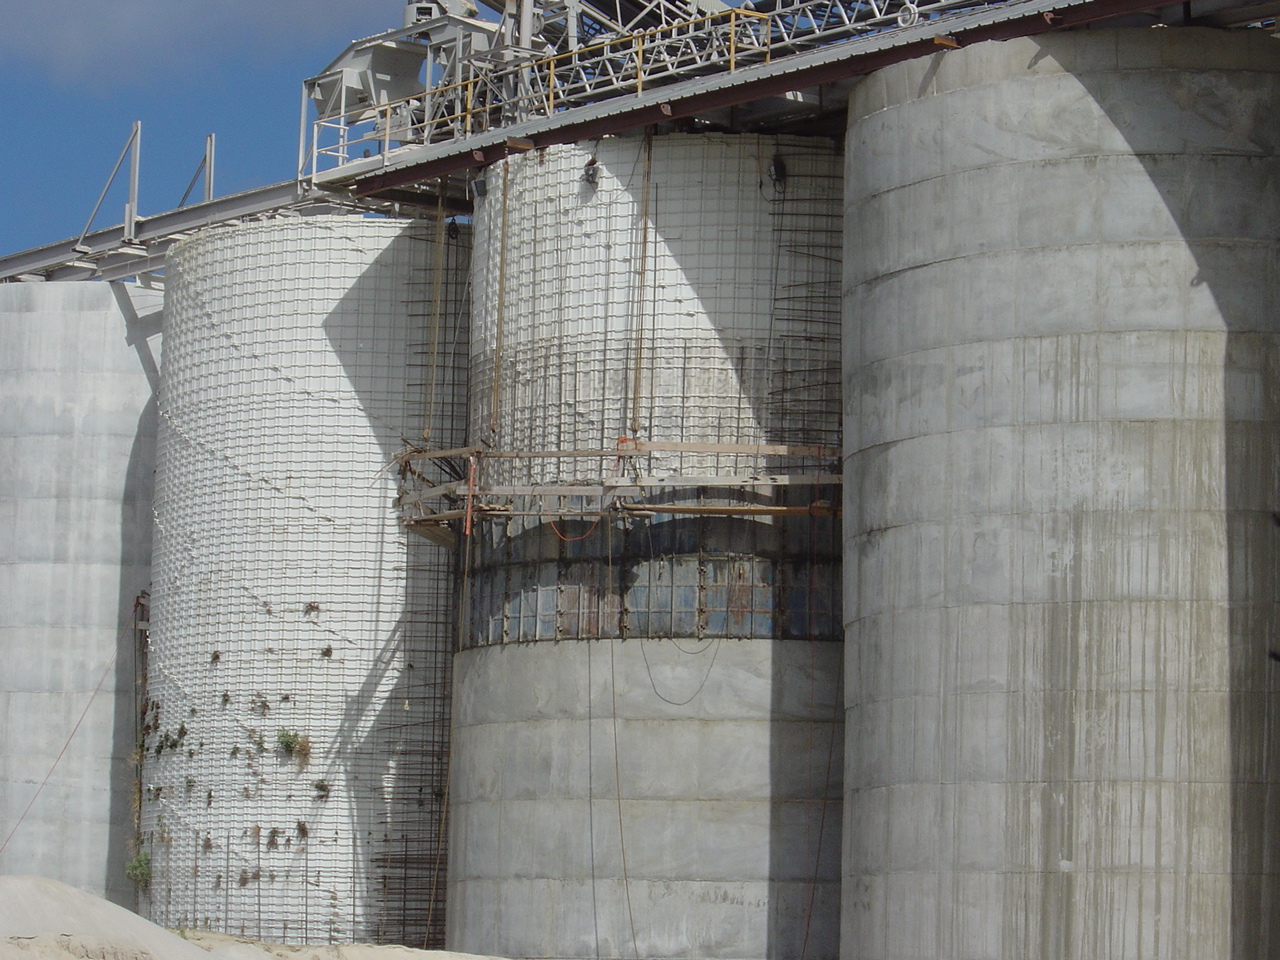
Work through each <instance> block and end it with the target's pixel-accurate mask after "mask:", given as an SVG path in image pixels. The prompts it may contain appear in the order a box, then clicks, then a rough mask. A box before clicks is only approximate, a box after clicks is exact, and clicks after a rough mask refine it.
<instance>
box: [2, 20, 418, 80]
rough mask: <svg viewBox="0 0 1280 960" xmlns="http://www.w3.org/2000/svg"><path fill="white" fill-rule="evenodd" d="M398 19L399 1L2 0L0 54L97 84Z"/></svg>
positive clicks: (329, 37) (334, 43) (153, 75)
mask: <svg viewBox="0 0 1280 960" xmlns="http://www.w3.org/2000/svg"><path fill="white" fill-rule="evenodd" d="M399 25H400V3H399V2H398V0H0V54H3V55H5V56H6V57H12V58H17V59H18V60H20V61H22V62H25V63H26V64H29V65H31V66H33V67H35V68H36V69H37V70H41V71H45V72H47V73H48V75H50V76H51V77H53V78H55V79H58V80H61V81H64V82H78V83H88V84H93V85H94V86H95V87H97V88H98V89H102V88H115V87H118V86H121V85H128V84H131V83H137V82H147V81H149V80H154V79H158V78H159V77H160V76H161V75H163V74H164V73H167V72H168V71H169V70H170V69H171V68H172V67H173V66H174V65H175V64H180V65H187V66H192V67H198V66H200V65H202V64H208V63H209V62H211V61H212V60H215V59H221V58H224V57H227V56H236V55H237V54H238V53H249V54H252V55H255V56H262V55H270V53H271V51H272V50H277V51H279V50H287V49H289V48H290V47H291V46H297V45H300V44H301V45H312V44H315V43H317V42H321V41H327V45H328V46H329V47H332V51H333V53H334V54H336V53H337V52H338V51H339V50H340V49H341V48H342V46H343V44H345V43H346V41H348V40H352V39H355V38H357V37H362V36H368V35H369V34H372V33H377V32H379V31H381V30H388V29H391V28H393V27H397V26H399ZM323 66H324V63H317V65H316V68H317V69H319V68H320V67H323Z"/></svg>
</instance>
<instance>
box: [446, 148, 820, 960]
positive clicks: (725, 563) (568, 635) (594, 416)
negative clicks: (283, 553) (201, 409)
mask: <svg viewBox="0 0 1280 960" xmlns="http://www.w3.org/2000/svg"><path fill="white" fill-rule="evenodd" d="M838 170H839V166H838V160H837V158H836V156H835V153H834V150H833V149H832V145H831V144H830V142H828V141H811V140H805V139H799V138H762V137H750V136H743V137H724V136H668V137H657V138H654V139H652V140H644V139H633V140H620V139H612V140H604V141H601V142H598V143H594V144H582V145H576V146H564V147H556V148H552V149H549V150H546V151H539V152H537V153H532V154H528V155H525V156H522V157H520V158H515V159H511V160H509V161H506V162H504V163H503V164H500V165H497V166H494V167H491V168H489V170H488V171H487V172H486V176H485V181H486V184H485V192H484V197H483V199H482V200H481V201H480V202H479V203H478V205H477V209H476V221H475V229H476V253H475V260H474V263H475V266H474V275H473V298H474V303H475V311H476V315H475V322H474V327H473V337H472V346H473V349H472V382H471V390H472V393H471V397H472V407H471V410H472V413H471V423H472V442H473V443H478V444H479V445H480V446H481V447H482V448H483V452H482V454H481V455H480V457H479V458H478V461H477V464H476V470H475V474H474V484H475V492H474V496H473V497H472V498H471V501H472V503H473V504H475V503H479V504H480V507H481V509H480V514H479V516H480V517H481V519H479V520H477V521H476V523H475V527H474V533H473V535H472V537H471V538H469V539H468V540H466V541H465V542H464V549H465V551H466V554H465V558H464V563H465V566H466V569H467V570H468V572H469V576H468V579H467V585H466V586H467V589H468V591H469V592H470V598H471V603H470V604H469V607H468V609H469V616H470V621H469V623H467V624H466V625H465V628H464V640H463V646H464V647H465V648H466V649H464V650H462V652H461V653H460V654H459V656H458V660H457V668H456V677H457V680H456V701H455V702H456V706H455V714H454V717H455V744H456V749H455V753H454V758H455V760H454V773H453V794H452V795H453V800H454V814H453V816H454V832H453V835H452V836H453V846H452V848H451V851H452V854H451V855H452V860H451V870H450V883H451V900H450V921H449V938H448V940H449V944H450V947H451V948H453V949H458V950H465V951H470V952H476V953H487V954H496V955H499V956H508V957H600V956H605V957H611V956H639V957H734V958H748V957H800V956H806V957H810V958H819V957H834V956H835V953H836V931H837V926H838V922H837V900H838V894H837V877H838V864H837V851H838V848H839V840H838V819H839V817H838V809H837V806H836V798H837V797H838V795H839V792H840V787H839V782H840V775H839V749H838V744H837V743H836V740H837V738H840V737H841V734H840V733H839V732H838V731H839V706H838V702H839V697H840V694H839V683H840V647H839V644H837V643H834V642H827V641H834V640H836V639H837V638H838V631H839V608H838V585H837V581H838V579H839V557H838V527H837V525H836V523H835V521H834V519H833V517H832V516H831V514H832V510H831V509H830V506H829V502H830V500H831V499H832V498H833V497H835V496H837V494H836V493H835V492H834V488H833V487H832V486H831V482H832V477H831V474H832V466H833V464H834V461H835V459H836V456H835V453H836V451H835V449H834V448H835V446H836V445H837V444H838V438H839V429H840V427H839V416H838V411H839V401H838V388H837V381H838V366H839V347H838V339H837V330H838V316H839V315H838V309H839V304H838V300H839V297H838V283H839V277H838V269H837V267H836V264H837V262H838V257H839V242H840V236H839V233H840V230H839V224H838V219H839V218H838V216H836V215H835V214H837V213H838V202H837V197H838V196H839V176H838ZM620 448H621V455H620ZM828 448H830V449H829V450H828ZM549 454H550V455H549ZM561 641H570V642H561Z"/></svg>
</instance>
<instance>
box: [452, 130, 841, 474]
mask: <svg viewBox="0 0 1280 960" xmlns="http://www.w3.org/2000/svg"><path fill="white" fill-rule="evenodd" d="M589 169H590V170H592V171H593V172H592V173H591V175H592V176H594V178H595V180H594V182H588V181H587V180H585V179H584V177H585V176H586V175H587V173H588V170H589ZM771 171H772V173H771ZM841 183H842V181H841V176H840V160H839V158H838V157H837V156H836V153H835V150H834V147H833V145H832V144H831V142H830V141H826V140H818V139H814V138H801V137H763V136H760V137H757V136H747V135H740V136H714V135H702V136H686V135H673V136H666V137H656V138H654V139H653V140H652V141H651V143H646V141H645V140H643V139H641V138H634V139H606V140H602V141H598V142H593V143H582V144H574V145H569V146H562V147H553V148H550V149H548V150H545V151H538V152H537V153H535V154H526V155H524V156H521V157H518V158H513V159H510V160H507V161H504V162H503V163H499V164H496V165H494V166H492V167H490V168H488V170H487V171H486V176H485V186H486V190H485V196H484V198H483V199H482V200H481V201H480V202H479V203H478V204H477V208H476V246H475V251H476V256H475V266H474V271H475V272H474V291H475V326H474V333H473V338H472V405H471V411H472V412H471V424H472V436H473V438H475V439H476V440H480V441H484V442H486V443H489V444H490V445H491V446H493V447H495V448H497V449H503V450H523V451H533V450H572V449H612V448H613V447H614V446H615V445H616V444H617V442H618V440H619V438H621V437H630V438H632V439H637V440H646V441H653V442H658V443H661V442H666V441H674V442H698V441H702V442H720V443H733V444H753V443H766V444H771V443H788V444H825V445H832V446H837V445H838V444H839V442H840V390H839V366H840V336H839V324H840V290H839V277H840V243H841V221H840V210H839V199H840V191H841ZM504 232H505V236H504ZM785 465H786V462H785V461H778V460H776V459H775V460H768V461H766V460H764V459H762V458H761V457H760V456H758V455H754V454H752V455H748V456H745V457H744V456H732V457H730V456H725V455H705V454H704V455H697V454H679V455H676V454H668V455H665V456H661V457H657V458H655V459H654V460H652V461H650V462H649V463H648V464H647V465H646V469H647V470H650V471H651V472H660V471H661V470H669V471H673V472H684V473H716V472H724V473H731V472H742V471H745V470H750V469H760V468H764V467H767V468H768V469H772V470H777V469H779V468H781V467H784V466H785ZM580 466H581V464H578V465H577V466H576V467H575V465H574V464H572V463H571V462H567V461H564V460H557V459H549V460H539V461H526V462H512V463H507V464H491V465H489V466H487V467H486V469H487V470H488V473H487V478H488V479H489V480H491V481H493V482H498V478H499V477H502V476H504V475H505V476H509V477H510V478H511V479H513V480H515V479H517V478H518V480H519V481H520V482H539V483H541V482H563V481H564V480H566V479H568V478H570V477H572V476H574V473H575V471H576V472H581V471H580V470H577V467H580Z"/></svg>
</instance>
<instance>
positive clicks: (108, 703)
mask: <svg viewBox="0 0 1280 960" xmlns="http://www.w3.org/2000/svg"><path fill="white" fill-rule="evenodd" d="M159 313H160V295H159V293H158V292H157V291H153V290H144V289H140V288H138V287H135V286H132V285H128V286H126V285H124V284H105V283H15V284H2V285H0V477H2V480H0V488H2V489H3V492H4V496H3V499H2V500H0V512H2V513H3V516H4V525H3V532H2V533H0V598H3V606H4V611H5V613H4V618H3V625H0V650H3V651H4V664H3V666H0V743H3V744H4V747H3V749H2V750H0V873H7V874H36V875H40V876H46V877H53V878H55V879H57V880H62V881H64V882H66V883H70V884H73V885H75V886H77V887H80V888H81V889H84V890H87V891H89V892H90V893H93V894H96V895H98V896H103V897H106V898H108V899H109V900H112V901H114V902H116V903H120V904H124V905H126V906H132V905H133V904H134V902H135V896H134V888H133V884H132V883H130V882H129V880H128V879H127V878H126V875H125V869H126V865H127V864H128V862H129V860H130V858H131V857H132V856H133V851H132V850H131V842H132V840H133V836H134V823H133V816H132V814H131V812H130V808H131V801H132V797H133V791H134V786H135V783H136V771H135V768H134V766H133V762H132V760H133V752H134V747H135V743H136V739H137V725H136V723H135V722H134V711H135V705H136V702H135V693H134V690H135V680H136V676H135V667H136V654H137V649H138V639H139V634H138V633H137V630H136V627H137V623H138V621H139V619H145V614H142V615H141V617H140V616H139V615H137V611H138V609H140V607H145V597H146V590H147V584H148V582H149V580H150V564H151V476H152V465H153V463H154V455H155V432H156V408H155V398H154V386H155V381H156V379H157V373H156V361H157V360H158V358H159V353H158V347H159V338H158V334H159V330H160V320H159ZM139 605H140V607H139Z"/></svg>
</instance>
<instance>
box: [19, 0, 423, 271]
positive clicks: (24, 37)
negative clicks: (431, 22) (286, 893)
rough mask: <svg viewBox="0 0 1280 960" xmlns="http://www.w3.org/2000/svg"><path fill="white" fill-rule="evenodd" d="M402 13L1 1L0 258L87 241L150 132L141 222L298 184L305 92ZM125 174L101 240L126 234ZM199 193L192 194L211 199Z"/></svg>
mask: <svg viewBox="0 0 1280 960" xmlns="http://www.w3.org/2000/svg"><path fill="white" fill-rule="evenodd" d="M401 9H402V4H401V3H400V0H0V90H3V91H4V95H3V107H0V117H2V119H3V127H2V129H0V255H3V254H7V253H14V252H16V251H19V250H25V249H27V248H29V247H34V246H39V245H41V244H44V243H50V242H53V241H56V240H62V239H65V238H67V237H72V236H78V235H79V233H80V231H81V229H82V228H83V227H84V223H85V220H86V219H87V218H88V216H89V213H90V211H91V210H92V209H93V204H94V201H95V200H97V198H98V194H99V192H100V191H101V190H102V187H103V185H104V184H105V183H106V180H107V175H108V174H109V173H110V172H111V167H112V165H113V164H114V163H115V161H116V158H117V157H118V156H119V155H120V150H121V148H122V147H123V146H124V143H125V141H126V140H127V139H128V136H129V129H130V125H131V124H132V123H133V121H134V120H141V121H142V169H141V178H140V179H141V186H140V190H139V194H140V202H139V206H140V212H141V214H142V215H143V216H147V215H149V214H156V213H160V212H162V211H164V210H170V209H172V208H174V207H176V206H177V205H178V201H179V200H180V199H181V198H182V194H183V191H184V190H185V189H186V186H187V184H188V182H189V181H190V180H191V176H192V174H193V173H195V171H196V167H197V166H198V165H199V163H200V159H201V157H202V156H203V153H204V138H205V135H206V134H208V133H214V134H217V140H218V148H217V164H216V177H215V192H216V194H218V195H223V194H227V193H235V192H237V191H239V190H246V189H249V188H251V187H256V186H261V185H264V184H268V183H276V182H279V181H281V180H286V179H289V178H290V177H291V176H293V172H294V171H293V168H294V165H295V163H296V158H297V140H298V104H299V97H300V91H301V82H302V80H303V79H304V78H306V77H309V76H312V75H313V74H315V73H318V72H319V71H320V70H321V69H323V68H324V66H325V65H326V64H327V63H328V62H329V61H330V60H331V59H333V57H335V56H336V55H337V54H338V53H339V52H341V50H342V48H343V47H344V46H345V45H346V44H347V42H348V41H350V40H353V39H355V38H357V37H363V36H368V35H369V34H373V33H378V32H380V31H382V30H387V29H391V28H393V27H398V26H399V25H400V23H401ZM125 172H126V171H123V170H122V173H121V175H120V176H119V177H118V178H117V184H116V187H114V188H113V190H112V192H111V194H109V195H108V197H107V200H106V202H105V203H104V204H103V209H102V212H101V213H100V214H99V215H98V218H97V219H96V220H95V221H94V226H95V227H105V226H111V225H112V224H116V223H119V222H120V219H121V213H122V210H123V207H124V202H125V199H126V194H125V183H126V181H127V177H126V176H125ZM200 190H201V187H200V186H199V185H197V187H196V190H195V191H193V196H195V197H197V199H198V198H199V196H200V194H199V191H200Z"/></svg>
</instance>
